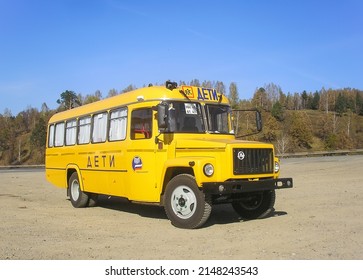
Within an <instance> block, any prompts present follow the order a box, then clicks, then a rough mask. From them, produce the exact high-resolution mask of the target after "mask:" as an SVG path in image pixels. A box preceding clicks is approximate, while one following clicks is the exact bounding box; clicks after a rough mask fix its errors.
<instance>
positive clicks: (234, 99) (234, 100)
mask: <svg viewBox="0 0 363 280" xmlns="http://www.w3.org/2000/svg"><path fill="white" fill-rule="evenodd" d="M228 99H229V102H230V104H231V107H232V109H237V107H238V103H239V96H238V89H237V84H236V83H234V82H232V83H231V84H230V85H229V94H228Z"/></svg>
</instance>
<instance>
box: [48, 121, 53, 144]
mask: <svg viewBox="0 0 363 280" xmlns="http://www.w3.org/2000/svg"><path fill="white" fill-rule="evenodd" d="M53 146H54V124H52V125H51V126H49V133H48V147H49V148H51V147H53Z"/></svg>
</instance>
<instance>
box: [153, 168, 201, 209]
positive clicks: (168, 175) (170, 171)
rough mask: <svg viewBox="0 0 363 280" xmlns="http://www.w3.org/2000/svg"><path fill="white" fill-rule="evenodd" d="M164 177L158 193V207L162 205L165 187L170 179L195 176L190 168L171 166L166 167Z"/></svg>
mask: <svg viewBox="0 0 363 280" xmlns="http://www.w3.org/2000/svg"><path fill="white" fill-rule="evenodd" d="M164 174H165V176H164V178H163V184H162V190H161V193H160V205H161V206H163V205H164V194H165V190H166V186H167V185H168V183H169V182H170V180H171V179H173V178H174V177H175V176H177V175H180V174H189V175H192V176H195V174H194V170H193V168H192V167H190V166H171V167H168V168H167V169H166V171H165V173H164Z"/></svg>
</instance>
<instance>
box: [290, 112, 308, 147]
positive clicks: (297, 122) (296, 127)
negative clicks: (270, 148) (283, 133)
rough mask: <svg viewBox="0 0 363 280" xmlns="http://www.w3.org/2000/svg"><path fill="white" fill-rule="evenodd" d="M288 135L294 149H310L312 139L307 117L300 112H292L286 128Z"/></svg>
mask: <svg viewBox="0 0 363 280" xmlns="http://www.w3.org/2000/svg"><path fill="white" fill-rule="evenodd" d="M288 133H289V135H290V136H291V138H292V141H293V144H294V147H295V148H308V149H310V148H311V142H312V139H313V134H312V129H311V124H310V120H309V117H308V116H307V115H306V114H304V113H300V112H293V113H292V115H291V117H290V120H289V126H288Z"/></svg>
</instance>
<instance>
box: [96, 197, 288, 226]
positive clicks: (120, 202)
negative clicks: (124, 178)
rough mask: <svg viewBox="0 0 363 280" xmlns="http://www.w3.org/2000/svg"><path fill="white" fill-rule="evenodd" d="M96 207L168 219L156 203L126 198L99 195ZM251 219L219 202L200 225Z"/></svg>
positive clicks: (274, 213) (274, 214)
mask: <svg viewBox="0 0 363 280" xmlns="http://www.w3.org/2000/svg"><path fill="white" fill-rule="evenodd" d="M97 207H101V208H105V209H110V210H115V211H122V212H126V213H131V214H135V215H139V216H141V217H145V218H151V219H163V220H167V219H168V217H167V216H166V214H165V211H164V208H163V207H160V206H156V205H144V204H136V203H131V202H130V201H128V200H127V199H125V198H120V197H108V196H103V195H100V196H99V198H98V203H97ZM284 215H287V212H285V211H276V210H274V211H273V212H271V214H269V215H268V216H266V217H265V218H263V219H270V218H276V217H280V216H284ZM251 221H253V220H243V219H242V218H241V217H240V216H239V215H238V214H237V213H236V212H235V211H234V210H233V208H232V206H231V205H230V204H220V205H213V207H212V213H211V215H210V217H209V219H208V221H207V222H206V223H205V224H204V225H203V226H202V228H208V227H212V226H214V225H222V224H233V223H241V222H243V223H245V222H251Z"/></svg>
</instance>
